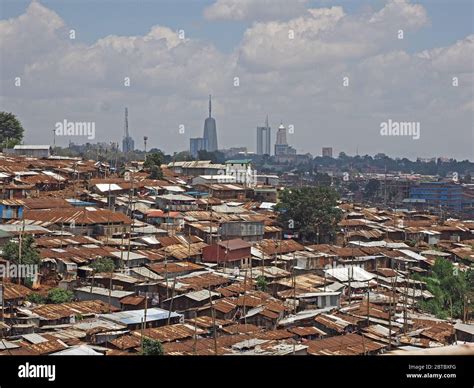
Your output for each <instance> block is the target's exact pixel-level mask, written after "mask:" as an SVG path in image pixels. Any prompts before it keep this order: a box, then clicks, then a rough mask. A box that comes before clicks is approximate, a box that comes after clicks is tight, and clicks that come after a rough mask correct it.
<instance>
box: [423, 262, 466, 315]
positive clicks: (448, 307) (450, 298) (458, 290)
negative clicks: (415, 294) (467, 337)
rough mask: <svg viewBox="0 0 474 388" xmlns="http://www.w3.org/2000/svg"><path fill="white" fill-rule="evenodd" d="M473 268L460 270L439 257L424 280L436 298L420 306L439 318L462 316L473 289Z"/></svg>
mask: <svg viewBox="0 0 474 388" xmlns="http://www.w3.org/2000/svg"><path fill="white" fill-rule="evenodd" d="M471 277H472V270H471V271H467V272H463V271H459V270H458V269H457V268H456V267H454V266H453V264H452V263H451V262H450V261H449V260H446V259H443V258H438V259H436V261H435V264H434V265H433V268H432V270H431V274H430V275H429V276H426V277H424V278H423V279H422V280H423V281H425V282H426V287H427V289H428V291H429V292H431V293H432V294H433V296H434V298H431V299H429V300H427V301H422V302H420V307H421V308H422V309H423V310H426V311H428V312H430V313H432V314H435V315H436V316H437V317H439V318H447V317H453V318H462V317H463V312H464V304H465V296H466V295H467V293H468V292H470V291H472V287H473V285H472V282H471V280H472V279H471Z"/></svg>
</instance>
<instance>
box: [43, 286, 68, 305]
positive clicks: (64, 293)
mask: <svg viewBox="0 0 474 388" xmlns="http://www.w3.org/2000/svg"><path fill="white" fill-rule="evenodd" d="M73 299H74V294H73V293H72V291H69V290H63V289H62V288H52V289H51V290H50V291H49V292H48V300H47V301H48V303H52V304H58V303H68V302H72V300H73Z"/></svg>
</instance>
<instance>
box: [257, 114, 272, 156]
mask: <svg viewBox="0 0 474 388" xmlns="http://www.w3.org/2000/svg"><path fill="white" fill-rule="evenodd" d="M271 139H272V136H271V128H270V126H269V125H268V116H267V119H266V120H265V126H264V127H257V155H270V152H271Z"/></svg>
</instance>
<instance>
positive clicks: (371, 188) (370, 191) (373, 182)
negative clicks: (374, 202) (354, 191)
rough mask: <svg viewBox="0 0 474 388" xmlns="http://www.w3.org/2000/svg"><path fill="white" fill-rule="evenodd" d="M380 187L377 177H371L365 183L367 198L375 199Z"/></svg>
mask: <svg viewBox="0 0 474 388" xmlns="http://www.w3.org/2000/svg"><path fill="white" fill-rule="evenodd" d="M379 189H380V182H379V181H378V180H377V179H370V180H369V181H368V182H367V184H366V185H365V189H364V196H365V197H366V198H367V199H373V198H375V196H376V195H377V192H378V191H379Z"/></svg>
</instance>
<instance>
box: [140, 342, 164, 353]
mask: <svg viewBox="0 0 474 388" xmlns="http://www.w3.org/2000/svg"><path fill="white" fill-rule="evenodd" d="M163 354H165V352H164V350H163V345H162V344H161V342H160V341H156V340H153V339H150V338H143V355H144V356H162V355H163Z"/></svg>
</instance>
